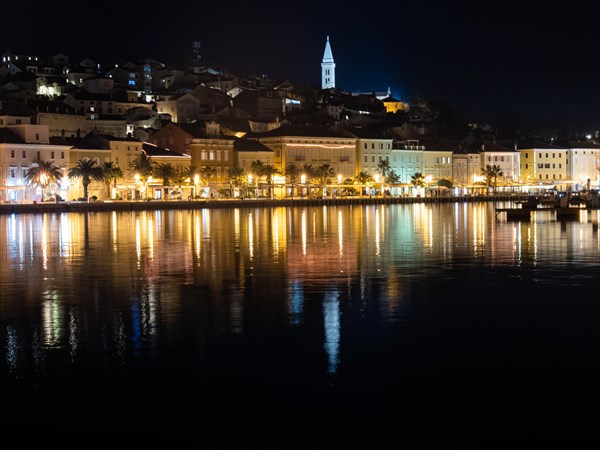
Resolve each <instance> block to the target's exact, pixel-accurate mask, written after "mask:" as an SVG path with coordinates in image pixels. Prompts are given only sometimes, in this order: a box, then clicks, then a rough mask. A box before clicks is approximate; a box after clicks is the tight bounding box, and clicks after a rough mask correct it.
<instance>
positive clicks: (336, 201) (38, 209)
mask: <svg viewBox="0 0 600 450" xmlns="http://www.w3.org/2000/svg"><path fill="white" fill-rule="evenodd" d="M530 197H531V196H530V195H495V196H451V197H377V196H371V197H367V196H365V197H339V198H285V199H265V198H260V199H244V200H242V199H239V198H236V199H209V200H188V201H185V200H150V201H148V200H140V201H123V200H118V201H96V202H77V201H72V202H58V203H56V202H45V203H11V204H0V214H19V213H27V214H31V213H67V212H78V213H79V212H98V211H147V210H165V209H166V210H177V209H181V210H189V209H204V208H258V207H282V206H290V207H294V206H300V207H302V206H337V205H373V204H375V205H379V204H390V205H391V204H411V203H454V202H492V201H525V200H527V199H528V198H530Z"/></svg>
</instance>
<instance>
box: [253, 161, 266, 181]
mask: <svg viewBox="0 0 600 450" xmlns="http://www.w3.org/2000/svg"><path fill="white" fill-rule="evenodd" d="M264 169H265V163H264V162H262V161H261V160H260V159H257V160H256V161H252V162H251V163H250V171H251V172H252V173H254V175H256V179H260V177H262V176H263V175H264Z"/></svg>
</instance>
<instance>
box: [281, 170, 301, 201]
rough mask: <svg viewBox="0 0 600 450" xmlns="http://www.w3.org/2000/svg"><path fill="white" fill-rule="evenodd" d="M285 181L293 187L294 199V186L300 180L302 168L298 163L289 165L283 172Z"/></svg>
mask: <svg viewBox="0 0 600 450" xmlns="http://www.w3.org/2000/svg"><path fill="white" fill-rule="evenodd" d="M283 174H284V175H285V180H286V182H288V183H289V184H290V185H291V186H292V198H294V185H296V184H297V183H298V181H299V178H300V167H298V164H296V163H289V164H287V165H286V166H285V170H284V172H283Z"/></svg>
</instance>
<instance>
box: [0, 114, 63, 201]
mask: <svg viewBox="0 0 600 450" xmlns="http://www.w3.org/2000/svg"><path fill="white" fill-rule="evenodd" d="M0 116H1V117H2V122H1V123H3V124H4V125H3V126H0V202H22V201H42V200H45V199H44V198H43V196H42V194H43V193H42V189H41V188H39V187H36V186H30V185H28V184H27V182H26V175H27V171H28V170H29V169H30V168H31V167H32V166H33V165H34V164H35V163H36V162H37V161H40V160H41V161H54V163H55V164H56V165H57V166H58V167H60V169H61V170H62V172H63V179H62V180H61V183H60V184H56V185H51V186H48V189H46V194H47V195H54V194H58V195H60V196H61V197H62V198H66V197H67V196H68V188H69V183H68V182H67V179H66V176H67V170H68V167H69V163H70V154H69V149H70V146H69V145H65V144H57V145H55V144H53V143H51V142H50V136H49V132H48V126H46V125H34V124H31V123H29V122H30V120H31V118H30V117H11V116H5V115H4V116H3V114H2V112H0Z"/></svg>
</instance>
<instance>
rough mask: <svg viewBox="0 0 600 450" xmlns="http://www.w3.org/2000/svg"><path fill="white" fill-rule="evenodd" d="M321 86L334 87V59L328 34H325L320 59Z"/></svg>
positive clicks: (324, 87) (325, 87)
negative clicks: (325, 38)
mask: <svg viewBox="0 0 600 450" xmlns="http://www.w3.org/2000/svg"><path fill="white" fill-rule="evenodd" d="M321 87H322V88H323V89H334V88H335V61H334V60H333V53H332V51H331V44H330V43H329V36H327V42H325V51H324V52H323V61H321Z"/></svg>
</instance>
